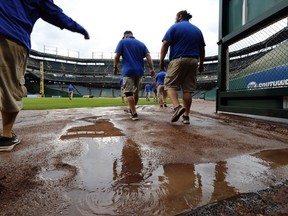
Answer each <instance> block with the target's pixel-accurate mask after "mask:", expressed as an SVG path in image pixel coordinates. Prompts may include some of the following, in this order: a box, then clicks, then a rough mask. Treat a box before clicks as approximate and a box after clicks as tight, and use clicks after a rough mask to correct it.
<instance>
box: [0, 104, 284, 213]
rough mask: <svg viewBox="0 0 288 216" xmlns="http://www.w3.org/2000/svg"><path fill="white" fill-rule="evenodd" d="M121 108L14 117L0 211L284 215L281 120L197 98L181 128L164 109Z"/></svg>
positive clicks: (1, 156) (2, 170)
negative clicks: (132, 114) (134, 116)
mask: <svg viewBox="0 0 288 216" xmlns="http://www.w3.org/2000/svg"><path fill="white" fill-rule="evenodd" d="M169 106H171V105H169ZM124 109H125V107H108V108H81V109H63V110H43V111H22V112H20V114H19V118H18V120H17V123H16V125H15V133H16V134H17V135H18V136H19V137H20V138H22V143H21V144H19V145H18V146H16V147H15V148H14V149H13V151H11V152H0V215H1V216H8V215H9V216H12V215H17V216H20V215H21V216H26V215H27V216H28V215H29V216H34V215H35V216H39V215H41V216H46V215H47V216H48V215H49V216H54V215H55V216H58V215H69V216H70V215H73V216H82V215H85V216H86V215H88V216H89V215H124V216H126V215H139V216H142V215H143V216H152V215H161V216H172V215H288V209H287V207H285V206H288V195H287V194H288V189H287V188H288V183H287V179H288V122H285V120H284V121H282V122H276V121H274V120H273V121H268V120H267V119H265V120H263V119H260V118H252V117H247V116H243V115H242V116H241V115H232V114H225V113H217V114H216V113H215V102H209V101H202V100H198V101H197V100H196V101H193V105H192V110H191V117H190V122H191V124H190V125H184V124H183V123H182V122H181V119H180V120H179V121H178V122H176V123H170V117H171V114H172V109H171V107H168V108H166V109H161V108H160V107H159V106H157V105H147V106H138V107H137V112H138V115H139V121H132V120H130V119H129V115H128V114H127V113H126V112H124ZM276 192H277V193H276ZM263 197H264V198H265V200H266V201H265V200H264V199H263ZM259 198H261V200H260V201H259ZM257 200H258V201H257ZM263 200H264V201H263ZM253 202H254V203H253ZM269 202H270V203H272V204H273V206H272V204H271V206H272V207H273V208H272V207H271V206H270V207H269V206H267V205H268V204H269ZM243 203H244V204H243ZM245 203H246V204H247V205H251V207H247V205H246V207H245ZM253 206H254V207H253ZM265 206H266V207H265ZM217 208H218V209H217ZM225 208H226V209H225ZM221 211H222V213H221ZM212 212H213V213H212Z"/></svg>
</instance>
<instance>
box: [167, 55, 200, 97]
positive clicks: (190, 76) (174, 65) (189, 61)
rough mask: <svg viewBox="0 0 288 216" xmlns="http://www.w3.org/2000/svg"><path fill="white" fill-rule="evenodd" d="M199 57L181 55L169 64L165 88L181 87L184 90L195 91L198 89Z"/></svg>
mask: <svg viewBox="0 0 288 216" xmlns="http://www.w3.org/2000/svg"><path fill="white" fill-rule="evenodd" d="M197 71H198V59H196V58H185V57H181V58H178V59H174V60H172V61H171V62H170V63H169V64H168V68H167V73H166V76H165V80H164V85H165V89H166V90H167V89H169V88H173V89H178V88H181V89H182V92H190V93H193V92H194V91H195V90H196V74H197Z"/></svg>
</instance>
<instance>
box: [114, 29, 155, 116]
mask: <svg viewBox="0 0 288 216" xmlns="http://www.w3.org/2000/svg"><path fill="white" fill-rule="evenodd" d="M120 56H122V76H123V77H124V78H123V88H124V94H125V96H126V99H127V102H128V106H129V112H130V114H131V115H130V118H131V119H132V120H138V114H137V112H136V105H137V103H138V100H139V95H138V94H139V89H140V86H141V79H142V77H143V75H144V58H146V60H147V63H148V65H149V68H150V70H151V72H150V73H151V76H154V75H155V74H154V73H155V72H154V66H153V61H152V58H151V56H150V52H149V50H148V49H147V47H146V45H145V44H144V43H143V42H141V41H139V40H137V39H135V37H134V36H133V33H132V32H131V31H125V32H124V36H123V38H122V40H120V41H119V43H118V45H117V47H116V50H115V56H114V75H117V74H118V72H119V70H118V64H119V61H120Z"/></svg>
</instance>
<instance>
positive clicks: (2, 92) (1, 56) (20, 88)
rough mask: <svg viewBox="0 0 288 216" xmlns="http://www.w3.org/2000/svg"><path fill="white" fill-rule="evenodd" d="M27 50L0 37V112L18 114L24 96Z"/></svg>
mask: <svg viewBox="0 0 288 216" xmlns="http://www.w3.org/2000/svg"><path fill="white" fill-rule="evenodd" d="M27 62H28V50H27V48H26V47H25V46H22V45H20V44H19V43H17V42H15V41H13V40H10V39H7V38H5V37H3V36H0V110H1V111H4V112H19V111H20V110H21V109H22V107H23V103H22V98H23V97H24V96H26V94H27V89H26V87H25V78H24V75H25V71H26V67H27Z"/></svg>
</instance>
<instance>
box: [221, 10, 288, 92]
mask: <svg viewBox="0 0 288 216" xmlns="http://www.w3.org/2000/svg"><path fill="white" fill-rule="evenodd" d="M228 49H229V66H228V67H229V70H228V71H229V75H228V82H227V84H228V86H227V90H228V91H229V90H231V91H233V90H247V89H249V90H255V89H271V88H283V87H288V16H287V17H286V18H284V19H281V20H279V21H277V22H275V23H273V24H270V25H269V26H266V27H265V28H263V29H261V30H260V31H257V32H254V33H253V34H252V35H250V36H248V37H246V38H243V39H242V40H240V41H237V42H236V43H234V44H231V45H230V46H229V47H228Z"/></svg>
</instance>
